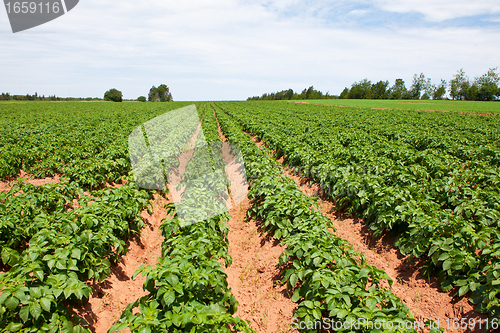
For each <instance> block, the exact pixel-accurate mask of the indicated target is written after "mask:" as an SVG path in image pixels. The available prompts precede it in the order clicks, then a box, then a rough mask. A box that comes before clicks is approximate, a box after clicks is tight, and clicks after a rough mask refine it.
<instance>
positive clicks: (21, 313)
mask: <svg viewBox="0 0 500 333" xmlns="http://www.w3.org/2000/svg"><path fill="white" fill-rule="evenodd" d="M19 317H21V320H22V321H23V322H24V323H25V322H27V321H28V319H29V318H30V310H29V308H28V306H23V307H22V308H21V310H20V311H19Z"/></svg>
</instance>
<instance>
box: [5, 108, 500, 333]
mask: <svg viewBox="0 0 500 333" xmlns="http://www.w3.org/2000/svg"><path fill="white" fill-rule="evenodd" d="M330 101H331V100H330ZM333 101H334V102H337V101H339V102H340V100H333ZM308 102H310V103H315V102H311V101H308ZM369 102H372V103H373V102H378V101H369ZM383 102H387V103H391V102H392V101H383ZM446 102H449V101H446ZM392 103H395V102H392ZM461 103H462V102H461ZM461 103H453V105H452V106H451V105H448V104H445V103H436V104H435V105H438V106H439V107H444V108H448V107H453V108H455V109H454V110H450V111H462V110H459V109H460V108H469V107H472V104H465V103H463V104H461ZM189 104H193V103H189V102H175V103H107V102H89V103H87V102H63V103H61V102H23V103H0V178H2V179H3V181H2V182H1V184H0V190H1V191H0V250H1V259H2V262H1V264H2V265H0V271H1V274H2V275H0V292H1V294H0V328H1V329H2V331H13V332H15V331H19V332H36V331H50V332H107V331H108V330H109V331H110V332H113V331H120V330H123V329H126V328H129V329H130V330H131V331H132V332H181V331H182V332H184V331H190V332H291V331H295V330H294V328H298V329H299V331H304V332H315V331H317V330H314V329H312V328H311V327H310V326H308V325H305V326H303V327H300V326H299V327H295V326H293V325H292V326H291V325H290V324H292V323H293V322H295V323H297V322H302V323H313V322H315V321H321V320H325V319H327V318H328V319H331V320H333V321H335V322H338V323H341V322H343V323H345V322H349V321H354V322H358V321H359V320H360V319H363V320H366V321H367V322H370V323H372V324H376V325H385V326H383V327H384V330H383V331H384V332H417V331H424V330H421V329H419V328H418V327H416V328H415V327H414V326H412V325H416V326H418V325H419V323H425V325H427V326H428V325H435V324H436V323H435V322H431V321H427V319H432V320H435V319H439V320H440V325H441V327H444V328H446V330H445V331H446V332H466V331H471V332H482V331H485V324H486V323H488V324H489V327H488V328H487V329H488V330H489V329H496V328H497V320H498V319H499V317H500V304H499V298H498V293H499V292H500V287H499V286H500V280H499V278H500V262H499V259H498V255H499V254H500V252H499V250H498V248H499V247H500V233H499V232H498V221H500V201H499V200H500V188H499V184H500V173H499V171H500V170H499V168H500V164H499V163H500V126H499V125H500V119H499V118H498V117H494V116H487V115H475V114H460V113H459V112H458V113H456V112H447V113H442V112H428V111H418V110H392V109H389V110H378V109H360V108H356V107H354V106H355V105H351V106H352V107H332V106H328V105H315V104H296V103H286V102H196V103H195V105H196V108H197V111H198V115H199V117H200V119H201V123H200V125H201V128H202V129H203V133H204V136H205V138H206V140H207V142H208V143H215V142H216V143H220V142H232V143H235V144H237V145H238V146H239V148H240V149H241V153H242V155H243V158H244V162H245V167H246V173H247V176H248V180H249V185H250V192H249V194H248V198H247V199H246V201H244V202H243V204H242V205H240V206H239V207H235V208H234V209H231V210H230V211H229V213H226V214H222V215H218V216H213V217H210V218H209V219H206V220H205V221H200V222H199V223H195V224H191V225H187V226H186V225H183V224H182V223H181V220H180V219H179V216H178V214H177V213H178V212H177V213H176V212H175V209H174V206H173V204H172V197H171V195H170V194H169V193H168V191H160V190H144V189H140V188H139V187H138V186H137V184H135V182H134V178H133V177H132V176H133V175H132V171H131V170H132V169H131V163H130V160H129V156H128V142H127V138H128V136H129V135H130V133H131V132H132V131H133V130H134V129H135V128H136V127H137V126H140V125H141V124H142V123H144V122H146V121H148V120H150V119H152V118H154V117H156V116H159V115H162V114H165V113H167V112H169V111H171V110H174V109H178V108H181V107H184V106H187V105H189ZM490 104H492V105H494V107H496V105H497V104H498V103H490ZM372 105H373V104H372ZM381 105H382V104H381ZM481 105H483V104H481ZM356 106H361V105H356ZM426 106H429V105H426ZM430 106H434V104H433V105H430ZM377 107H378V106H377ZM481 107H482V109H481V110H477V111H480V112H493V111H484V110H486V109H487V107H485V106H484V107H483V106H481ZM488 107H490V106H488ZM380 108H385V107H384V106H380ZM492 108H493V107H492ZM467 111H475V110H474V109H472V110H467ZM499 112H500V110H499ZM183 135H184V136H185V140H186V142H188V140H190V139H191V138H193V139H196V135H197V134H196V133H191V132H186V133H184V134H183ZM197 154H198V155H197ZM203 158H205V157H204V156H202V155H199V153H198V152H197V150H196V144H195V149H194V152H193V157H191V160H200V159H203ZM205 162H207V161H205ZM207 163H208V164H206V165H210V163H212V164H211V165H212V167H213V166H215V165H216V164H217V163H221V161H217V160H216V159H215V157H213V158H212V159H211V160H209V161H208V162H207ZM181 167H182V168H184V167H185V166H182V162H181ZM193 170H196V172H194V171H193ZM202 171H203V172H202V173H210V172H211V171H212V170H211V169H210V168H208V169H207V170H202ZM190 172H191V173H190ZM199 172H200V169H199V168H195V169H190V168H189V167H187V168H186V173H185V175H184V176H185V177H187V178H193V177H194V178H196V177H197V176H199V175H200V174H199ZM30 176H31V179H28V178H29V177H30ZM202 181H203V180H202ZM206 181H207V182H209V181H210V180H209V179H208V180H206ZM313 190H314V191H313ZM212 195H213V196H216V195H217V192H214V193H213V194H212ZM186 196H192V197H189V198H188V199H190V200H191V199H192V200H201V199H200V197H199V196H198V195H197V194H196V192H186ZM207 205H208V203H207ZM202 206H203V205H202ZM153 221H154V222H153ZM343 221H345V222H343ZM343 223H344V224H343ZM360 226H362V227H360ZM145 235H146V236H145ZM152 239H155V244H156V245H154V246H149V245H150V244H148V242H149V241H150V240H152ZM138 244H142V249H141V246H138ZM370 244H372V245H373V244H375V245H373V246H372V245H370ZM152 247H155V248H157V250H153V249H152ZM131 252H134V253H135V254H134V256H135V257H130V255H131ZM141 256H142V257H144V258H143V259H144V261H143V262H142V264H143V265H141V262H140V260H137V259H138V258H137V257H141ZM132 259H133V260H132ZM146 259H147V260H146ZM124 263H126V264H127V265H125V264H124ZM139 266H140V267H139ZM117 267H121V268H120V269H117ZM137 269H138V270H137ZM118 270H122V272H121V275H120V274H117V271H118ZM136 270H137V271H136ZM133 272H135V273H133ZM123 275H125V277H126V278H123ZM120 276H121V279H120ZM121 280H123V281H121ZM120 281H121V282H124V281H125V282H126V281H139V282H136V283H135V284H128V285H127V286H126V288H127V289H128V291H129V292H128V294H129V295H128V298H127V300H126V301H124V300H122V301H121V302H118V301H117V304H116V306H113V307H109V306H108V307H106V306H105V305H106V298H107V297H108V298H109V299H111V300H113V296H112V295H115V294H118V293H120V292H121V291H120V290H117V289H113V288H114V287H115V286H118V285H120ZM280 281H281V282H280ZM127 283H128V282H127ZM141 285H143V288H141ZM416 288H417V289H420V291H416V290H415V289H416ZM131 290H132V291H131ZM103 291H104V292H103ZM113 293H114V294H113ZM110 295H111V296H110ZM436 300H438V301H436ZM433 302H434V303H433ZM118 303H119V304H118ZM101 312H106V319H105V320H104V319H103V318H104V315H103V314H102V313H101ZM75 315H79V317H80V318H81V319H78V316H75ZM433 315H435V316H433ZM454 319H457V320H458V321H459V322H460V320H462V319H463V320H469V321H467V325H469V326H468V327H464V326H463V324H462V327H460V325H459V326H458V327H455V326H453V325H454V324H453V323H454V322H453V321H454ZM292 320H293V321H292ZM446 320H449V321H448V323H447V322H446ZM470 320H474V322H473V323H474V325H472V322H471V321H470ZM479 321H481V326H482V327H480V325H479ZM408 323H409V324H410V326H408ZM387 325H389V327H388V326H387ZM436 327H437V326H436ZM337 331H339V332H341V331H346V332H347V331H349V332H377V331H378V330H377V329H374V328H373V327H372V328H368V327H357V328H353V329H344V330H343V329H338V330H337ZM426 331H427V332H428V331H429V330H426ZM430 331H431V332H433V333H434V332H439V331H440V330H439V329H437V328H435V329H432V330H430ZM441 331H442V330H441Z"/></svg>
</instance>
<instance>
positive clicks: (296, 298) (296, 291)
mask: <svg viewBox="0 0 500 333" xmlns="http://www.w3.org/2000/svg"><path fill="white" fill-rule="evenodd" d="M300 298H301V296H300V292H299V289H295V292H294V293H293V296H292V302H294V303H297V302H298V301H299V299H300Z"/></svg>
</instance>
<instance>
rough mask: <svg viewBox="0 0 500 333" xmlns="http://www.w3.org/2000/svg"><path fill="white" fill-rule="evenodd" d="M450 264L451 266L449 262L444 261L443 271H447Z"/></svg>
mask: <svg viewBox="0 0 500 333" xmlns="http://www.w3.org/2000/svg"><path fill="white" fill-rule="evenodd" d="M451 264H452V262H451V260H446V261H445V262H443V270H445V271H447V270H449V269H450V267H451Z"/></svg>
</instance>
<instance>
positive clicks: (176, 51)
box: [0, 0, 500, 100]
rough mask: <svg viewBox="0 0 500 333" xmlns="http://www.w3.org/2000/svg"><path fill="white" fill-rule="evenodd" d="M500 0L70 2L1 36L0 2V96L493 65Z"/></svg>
mask: <svg viewBox="0 0 500 333" xmlns="http://www.w3.org/2000/svg"><path fill="white" fill-rule="evenodd" d="M499 40H500V2H499V1H498V0H494V1H492V0H479V1H470V0H469V1H463V0H453V1H451V0H446V1H430V0H422V1H410V0H399V1H395V0H375V1H364V0H357V1H324V0H316V1H314V0H307V1H297V0H275V1H272V0H270V1H264V0H256V1H250V0H220V1H201V0H194V1H189V0H187V1H186V0H185V1H182V2H180V1H175V2H174V1H170V0H167V1H165V0H149V1H145V0H134V1H132V0H121V1H111V0H99V1H98V0H81V1H80V3H79V4H78V5H77V6H76V7H75V8H74V9H73V10H72V11H71V12H69V13H68V14H66V15H64V16H62V17H61V18H59V19H57V20H54V21H52V22H49V23H47V24H45V25H42V26H39V27H36V28H33V29H31V30H28V31H25V32H20V33H17V34H12V32H11V31H10V25H9V22H8V18H7V15H6V12H5V10H2V9H0V92H10V93H12V94H26V93H34V92H35V91H36V92H38V94H45V95H53V94H56V95H58V96H63V97H65V96H78V97H87V96H91V97H94V96H99V97H102V96H103V94H104V92H105V91H106V90H107V89H110V88H113V87H115V88H117V89H120V90H122V91H123V93H124V97H125V98H136V97H138V96H140V95H146V94H147V92H148V91H149V88H150V87H151V86H152V85H159V84H161V83H166V84H167V85H168V86H169V87H170V88H171V91H172V94H173V97H174V99H175V100H230V99H232V100H238V99H246V98H247V97H248V96H254V95H261V94H262V93H265V92H272V91H277V90H282V89H288V88H292V89H294V90H296V91H301V90H302V89H304V88H306V87H308V86H310V85H314V87H315V88H316V89H319V90H321V91H323V92H327V91H328V92H330V94H339V93H340V92H341V91H342V89H343V88H344V87H345V86H350V85H351V84H352V83H353V82H355V81H360V80H362V79H364V78H368V79H369V80H371V81H378V80H389V81H390V83H391V84H392V83H393V82H394V80H395V79H397V78H403V79H404V80H405V82H406V84H407V86H409V85H410V84H411V80H412V77H413V75H414V74H416V73H421V72H423V73H424V74H425V75H426V76H427V77H430V78H432V80H433V82H434V83H439V82H440V79H446V80H450V79H451V78H452V76H453V74H455V73H456V71H457V70H458V69H460V68H463V69H464V70H465V71H466V73H467V74H468V75H469V76H470V77H474V76H480V75H482V74H483V73H486V71H487V70H488V68H491V67H497V66H500V56H499V54H500V43H498V41H499Z"/></svg>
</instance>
